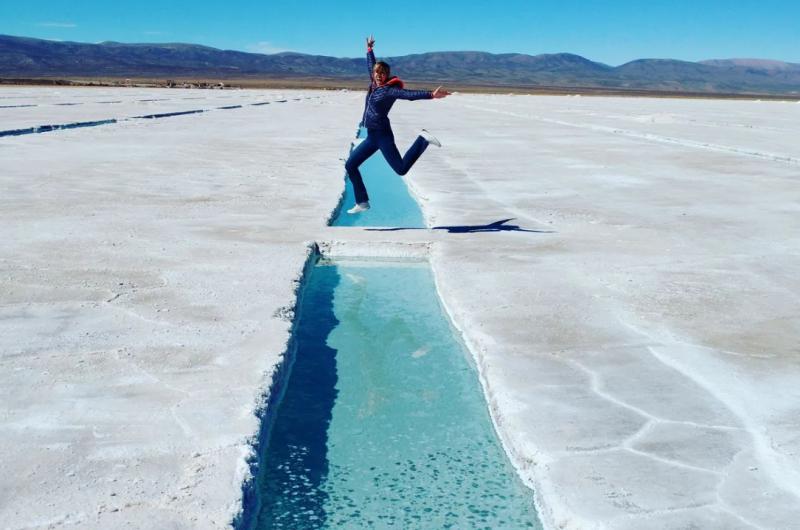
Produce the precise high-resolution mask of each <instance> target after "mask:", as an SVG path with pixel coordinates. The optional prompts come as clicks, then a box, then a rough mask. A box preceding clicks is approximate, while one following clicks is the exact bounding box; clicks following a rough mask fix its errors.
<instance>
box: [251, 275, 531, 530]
mask: <svg viewBox="0 0 800 530" xmlns="http://www.w3.org/2000/svg"><path fill="white" fill-rule="evenodd" d="M298 315H299V316H298V318H299V321H298V322H297V326H296V332H295V340H296V346H297V351H296V355H295V360H294V364H293V365H292V368H291V372H290V375H289V379H288V382H287V383H286V386H285V390H284V394H283V396H282V398H281V400H280V402H279V403H278V405H277V408H276V410H275V412H274V414H275V415H274V417H273V418H272V422H273V423H272V424H271V428H270V429H269V431H270V434H269V439H268V440H267V442H266V443H265V444H263V446H262V449H261V455H260V462H261V467H260V470H259V476H258V478H257V484H256V486H257V488H258V492H257V494H256V497H257V501H256V502H255V504H256V507H255V508H254V510H255V512H256V514H257V515H256V516H255V517H253V518H252V519H254V526H255V527H256V528H258V529H279V528H291V529H305V528H403V529H408V528H415V529H424V528H431V529H434V528H435V529H439V528H504V529H514V528H541V526H540V524H539V522H538V518H537V515H536V512H535V509H534V505H533V492H532V491H531V490H530V489H527V488H526V487H525V486H524V485H523V484H522V483H521V482H520V480H519V479H518V477H517V476H516V474H515V472H514V470H513V468H512V467H511V465H510V463H509V462H508V461H507V459H506V456H505V453H504V452H503V450H502V448H501V446H500V444H499V442H498V440H497V437H496V435H495V432H494V430H493V428H492V424H491V420H490V418H489V415H488V411H487V407H486V403H485V402H484V399H483V393H482V391H481V387H480V385H479V382H478V378H477V374H476V371H475V369H474V368H473V366H472V365H471V358H470V357H469V354H468V353H467V352H466V350H465V348H464V347H463V346H462V345H461V343H460V342H459V341H458V340H457V339H456V336H455V335H454V332H453V329H452V328H451V326H450V325H449V322H448V320H447V319H446V317H445V316H444V313H443V310H442V308H441V306H440V305H439V302H438V298H437V296H436V290H435V287H434V283H433V278H432V275H431V272H430V268H429V266H428V265H427V264H409V263H392V262H366V261H365V262H358V261H351V262H338V263H332V262H329V261H325V260H322V261H320V262H319V263H318V264H317V265H316V266H315V267H314V268H313V270H312V272H311V274H310V277H309V278H307V284H306V286H305V290H304V292H303V296H302V301H301V306H300V310H299V313H298Z"/></svg>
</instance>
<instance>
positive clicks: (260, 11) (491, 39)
mask: <svg viewBox="0 0 800 530" xmlns="http://www.w3.org/2000/svg"><path fill="white" fill-rule="evenodd" d="M798 28H800V1H798V0H793V1H789V0H761V1H751V0H727V1H716V0H714V1H710V0H695V1H685V0H672V1H669V0H665V1H661V0H650V1H646V0H642V1H637V2H633V1H628V0H619V1H613V0H607V1H595V0H585V1H569V0H563V1H549V0H548V1H524V0H505V1H472V2H469V1H464V0H462V1H452V0H432V1H425V0H422V1H419V0H417V1H408V2H396V1H394V2H377V1H369V0H358V1H351V0H337V1H329V2H302V3H301V2H295V1H292V0H284V1H282V2H275V1H271V0H262V1H258V2H257V1H252V0H229V1H228V2H227V3H223V2H219V1H213V2H212V1H209V0H192V1H187V0H177V1H169V0H158V1H156V0H138V1H136V2H126V1H124V0H117V1H116V2H111V1H110V0H104V1H99V0H48V1H43V0H0V33H3V34H9V35H19V36H28V37H38V38H45V39H56V40H72V41H78V42H101V41H105V40H115V41H120V42H190V43H195V44H205V45H208V46H213V47H216V48H223V49H234V50H243V51H260V52H263V53H274V52H276V51H285V50H289V51H297V52H303V53H313V54H321V55H333V56H337V57H356V56H360V55H361V53H362V51H363V46H362V43H363V38H364V36H366V35H368V34H369V33H370V32H372V33H374V34H375V38H376V40H377V44H376V51H377V52H378V54H379V55H381V56H393V55H405V54H409V53H420V52H426V51H450V50H481V51H488V52H493V53H503V52H520V53H528V54H532V55H535V54H539V53H557V52H570V53H577V54H579V55H583V56H584V57H586V58H588V59H592V60H595V61H600V62H604V63H607V64H612V65H617V64H622V63H624V62H627V61H630V60H633V59H639V58H656V57H658V58H674V59H683V60H688V61H697V60H701V59H717V58H733V57H737V58H741V57H746V58H754V57H755V58H765V59H777V60H782V61H789V62H795V63H800V30H798Z"/></svg>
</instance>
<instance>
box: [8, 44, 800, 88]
mask: <svg viewBox="0 0 800 530" xmlns="http://www.w3.org/2000/svg"><path fill="white" fill-rule="evenodd" d="M384 59H385V60H386V61H387V62H389V63H390V64H391V65H392V68H393V69H394V71H395V72H397V73H399V74H401V75H402V77H403V78H405V79H409V80H413V81H418V82H430V83H433V82H443V83H452V84H459V85H481V86H509V87H510V86H514V87H537V86H539V87H541V86H547V87H583V88H601V89H637V90H660V91H663V90H668V91H691V92H708V93H715V92H725V93H768V94H795V95H796V94H800V65H798V64H793V63H782V62H780V61H771V60H763V59H717V60H709V61H701V62H697V63H693V62H687V61H676V60H671V59H639V60H636V61H631V62H629V63H626V64H623V65H621V66H617V67H612V66H609V65H605V64H602V63H597V62H593V61H590V60H588V59H585V58H583V57H581V56H579V55H574V54H569V53H558V54H543V55H525V54H518V53H504V54H491V53H486V52H479V51H474V52H431V53H422V54H414V55H405V56H402V57H388V58H384ZM68 76H75V77H119V78H125V77H129V78H144V77H161V78H173V79H174V78H190V77H214V78H221V79H244V78H253V79H269V78H284V79H285V78H293V77H296V78H327V79H348V80H354V79H362V78H365V77H366V69H365V63H364V59H363V58H361V57H359V58H336V57H326V56H321V55H307V54H301V53H277V54H272V55H264V54H257V53H246V52H239V51H232V50H219V49H216V48H210V47H208V46H199V45H195V44H181V43H174V44H122V43H118V42H103V43H100V44H86V43H78V42H56V41H48V40H41V39H32V38H26V37H13V36H8V35H0V77H2V78H14V77H22V78H39V77H49V78H53V77H68Z"/></svg>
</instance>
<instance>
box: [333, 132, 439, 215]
mask: <svg viewBox="0 0 800 530" xmlns="http://www.w3.org/2000/svg"><path fill="white" fill-rule="evenodd" d="M427 148H428V141H427V140H426V139H425V138H423V137H422V136H418V137H417V139H416V141H415V142H414V143H413V144H412V145H411V147H410V148H409V150H408V152H406V155H405V156H404V157H402V158H400V152H399V151H398V150H397V146H396V145H395V144H394V134H393V133H392V131H391V130H389V131H382V130H379V129H368V130H367V137H366V138H364V141H362V142H361V143H360V144H359V145H358V147H356V148H355V149H353V152H352V153H350V158H348V159H347V162H345V164H344V168H345V169H346V170H347V176H348V177H350V182H352V183H353V191H354V192H355V195H356V203H362V202H367V201H369V195H367V188H366V187H365V186H364V180H363V179H362V178H361V172H359V171H358V167H359V166H360V165H361V164H363V163H364V161H366V160H367V158H369V157H370V156H372V155H373V154H374V153H375V151H377V150H378V149H380V150H381V153H383V157H384V158H385V159H386V161H387V162H388V163H389V165H390V166H391V167H392V169H393V170H394V172H395V173H397V174H399V175H405V174H406V173H408V170H409V169H411V166H413V165H414V162H416V161H417V159H418V158H419V157H420V155H421V154H422V153H424V152H425V149H427Z"/></svg>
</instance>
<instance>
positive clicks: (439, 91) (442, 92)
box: [432, 87, 450, 99]
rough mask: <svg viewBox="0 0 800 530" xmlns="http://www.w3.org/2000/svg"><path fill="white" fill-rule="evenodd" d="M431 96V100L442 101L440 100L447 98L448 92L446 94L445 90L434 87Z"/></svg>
mask: <svg viewBox="0 0 800 530" xmlns="http://www.w3.org/2000/svg"><path fill="white" fill-rule="evenodd" d="M432 95H433V99H442V98H446V97H447V96H449V95H450V92H448V91H447V90H445V89H443V88H442V87H436V90H434V91H433V93H432Z"/></svg>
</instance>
